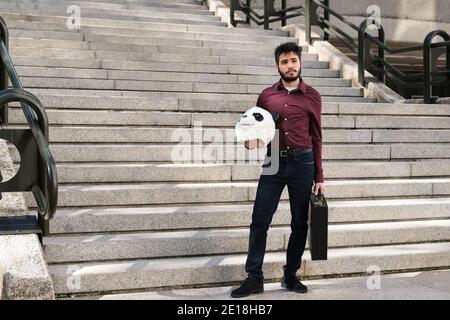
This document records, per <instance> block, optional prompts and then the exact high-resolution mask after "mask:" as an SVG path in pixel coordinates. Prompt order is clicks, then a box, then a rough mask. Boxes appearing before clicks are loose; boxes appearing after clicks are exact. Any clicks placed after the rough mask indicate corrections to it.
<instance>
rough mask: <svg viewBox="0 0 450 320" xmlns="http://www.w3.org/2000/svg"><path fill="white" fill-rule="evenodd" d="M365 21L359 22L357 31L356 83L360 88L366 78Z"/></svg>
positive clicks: (364, 83)
mask: <svg viewBox="0 0 450 320" xmlns="http://www.w3.org/2000/svg"><path fill="white" fill-rule="evenodd" d="M366 28H367V19H366V20H364V21H363V22H361V24H360V25H359V29H358V82H359V84H361V85H362V86H365V85H366V77H365V76H364V71H365V70H364V60H365V59H364V58H365V57H364V55H365V50H364V49H365V48H364V36H365V34H366Z"/></svg>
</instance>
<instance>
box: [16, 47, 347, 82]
mask: <svg viewBox="0 0 450 320" xmlns="http://www.w3.org/2000/svg"><path fill="white" fill-rule="evenodd" d="M9 52H10V54H11V56H12V58H13V61H14V62H15V63H16V64H17V65H22V64H21V63H17V62H16V59H17V58H19V59H20V58H22V59H24V58H28V59H27V60H29V59H32V58H46V57H47V58H50V57H51V58H55V59H72V60H81V59H82V58H83V57H84V59H92V60H93V59H96V60H125V61H143V62H144V61H145V62H165V61H168V60H170V61H171V62H184V63H197V64H223V65H246V66H264V67H268V66H273V65H274V61H273V59H270V58H242V57H238V54H241V52H237V53H236V56H213V55H203V56H196V55H188V54H176V53H172V54H170V53H145V52H142V53H132V52H125V51H102V50H75V49H57V48H38V49H35V48H32V47H12V48H10V50H9ZM235 52H236V51H232V52H230V54H233V53H235ZM302 59H303V65H302V66H303V67H306V68H309V67H312V66H314V65H316V66H322V65H326V67H328V63H326V62H324V61H320V62H318V63H317V64H313V63H312V62H313V61H317V55H316V54H310V53H305V54H304V55H303V56H302ZM27 63H29V62H27ZM348 81H350V80H348Z"/></svg>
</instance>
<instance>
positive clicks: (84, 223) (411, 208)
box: [50, 198, 450, 234]
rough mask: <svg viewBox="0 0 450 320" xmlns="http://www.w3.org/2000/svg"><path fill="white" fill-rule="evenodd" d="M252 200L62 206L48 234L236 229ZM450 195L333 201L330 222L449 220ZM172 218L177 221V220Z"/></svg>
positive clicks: (285, 220)
mask: <svg viewBox="0 0 450 320" xmlns="http://www.w3.org/2000/svg"><path fill="white" fill-rule="evenodd" d="M252 210H253V204H232V205H217V204H213V205H200V204H196V205H193V206H189V205H186V206H164V207H163V206H153V207H141V208H95V209H84V208H77V209H63V208H59V209H58V211H57V214H56V215H55V217H54V218H53V219H52V220H50V232H51V233H52V234H62V233H68V234H71V233H100V232H131V231H162V230H186V229H204V228H238V227H245V228H248V226H249V225H250V223H251V216H252ZM449 217H450V198H434V199H426V198H424V199H395V200H391V199H384V200H361V201H360V200H355V201H329V202H328V219H329V223H330V224H333V223H355V222H357V223H363V222H383V221H385V222H388V221H407V220H417V219H448V218H449ZM290 219H291V213H290V207H289V202H288V201H284V200H282V201H281V202H280V204H279V206H278V209H277V212H276V214H275V215H274V217H273V222H272V226H279V225H288V224H289V223H290ZM173 221H177V223H176V224H174V223H173Z"/></svg>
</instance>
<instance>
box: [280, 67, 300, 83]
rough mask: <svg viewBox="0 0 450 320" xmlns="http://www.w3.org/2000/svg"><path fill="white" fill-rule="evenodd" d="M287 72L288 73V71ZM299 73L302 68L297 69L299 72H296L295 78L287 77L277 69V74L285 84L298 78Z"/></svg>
mask: <svg viewBox="0 0 450 320" xmlns="http://www.w3.org/2000/svg"><path fill="white" fill-rule="evenodd" d="M294 71H295V70H294ZM288 72H290V70H289V71H288ZM301 72H302V68H299V70H298V72H297V73H296V75H295V76H288V75H287V74H284V73H282V72H281V71H280V68H278V73H279V74H280V77H281V79H283V80H284V81H286V82H293V81H296V80H297V79H298V78H300V74H301Z"/></svg>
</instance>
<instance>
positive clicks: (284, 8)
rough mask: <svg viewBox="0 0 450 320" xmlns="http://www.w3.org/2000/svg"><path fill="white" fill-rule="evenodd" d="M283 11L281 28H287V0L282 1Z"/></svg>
mask: <svg viewBox="0 0 450 320" xmlns="http://www.w3.org/2000/svg"><path fill="white" fill-rule="evenodd" d="M281 10H282V13H281V26H282V27H284V26H286V11H285V10H286V0H282V1H281Z"/></svg>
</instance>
